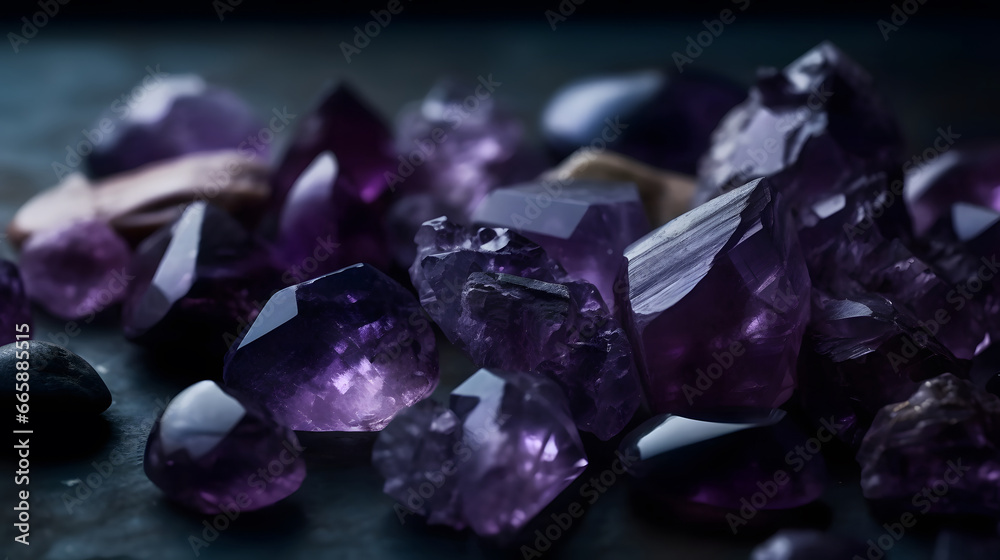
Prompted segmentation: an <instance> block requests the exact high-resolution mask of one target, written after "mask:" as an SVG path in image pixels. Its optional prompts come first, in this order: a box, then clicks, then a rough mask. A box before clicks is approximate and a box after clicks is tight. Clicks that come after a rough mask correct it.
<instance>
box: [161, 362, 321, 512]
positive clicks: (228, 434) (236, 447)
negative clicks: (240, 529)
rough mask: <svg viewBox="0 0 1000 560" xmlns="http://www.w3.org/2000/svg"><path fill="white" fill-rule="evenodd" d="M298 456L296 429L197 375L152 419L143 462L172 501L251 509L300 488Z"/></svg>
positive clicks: (302, 467)
mask: <svg viewBox="0 0 1000 560" xmlns="http://www.w3.org/2000/svg"><path fill="white" fill-rule="evenodd" d="M301 454H302V448H301V447H300V446H299V441H298V438H296V437H295V432H293V431H292V430H290V429H288V428H287V427H285V426H282V425H281V424H279V423H278V422H277V421H275V419H274V418H273V417H272V416H271V415H270V413H268V412H267V411H265V410H263V409H261V408H259V407H257V406H256V405H253V404H251V403H248V402H246V401H243V400H241V399H239V398H238V397H236V396H234V395H232V394H230V393H228V392H226V391H225V390H224V389H222V388H220V387H219V386H218V385H216V384H215V383H214V382H212V381H200V382H198V383H195V384H194V385H192V386H190V387H188V388H187V389H185V390H184V391H182V392H181V393H180V394H179V395H177V396H176V397H174V399H173V400H172V401H170V404H169V405H168V406H167V408H166V410H164V411H163V415H162V416H160V418H159V419H158V420H157V421H156V424H155V425H154V426H153V430H152V431H151V432H150V434H149V439H148V440H147V442H146V455H145V460H144V461H143V468H144V470H145V471H146V476H147V477H149V480H151V481H152V482H153V484H155V485H157V486H158V487H159V488H160V489H161V490H162V491H163V492H164V494H166V495H167V497H168V498H169V499H171V500H173V501H175V502H178V503H181V504H183V505H185V506H187V507H190V508H192V509H195V510H197V511H200V512H202V513H206V514H216V513H225V512H232V511H237V512H240V511H252V510H256V509H260V508H262V507H266V506H269V505H271V504H273V503H275V502H278V501H280V500H282V499H284V498H286V497H288V496H289V495H290V494H292V493H293V492H295V491H296V490H298V488H299V486H300V485H301V484H302V481H303V480H304V479H305V477H306V464H305V461H304V460H303V459H302V457H301ZM276 471H277V472H276ZM262 473H263V474H262Z"/></svg>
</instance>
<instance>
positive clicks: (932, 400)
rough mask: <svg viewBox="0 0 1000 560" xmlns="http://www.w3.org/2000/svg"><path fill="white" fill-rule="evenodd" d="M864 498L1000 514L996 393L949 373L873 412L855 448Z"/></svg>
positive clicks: (999, 416)
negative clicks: (861, 440)
mask: <svg viewBox="0 0 1000 560" xmlns="http://www.w3.org/2000/svg"><path fill="white" fill-rule="evenodd" d="M857 459H858V463H860V464H861V488H862V490H863V491H864V495H865V497H866V498H868V499H870V500H876V501H878V502H881V503H887V504H890V505H896V506H898V507H901V508H906V509H911V508H913V507H916V508H919V511H920V512H921V513H940V514H982V515H991V516H996V515H997V513H998V512H1000V485H998V484H997V480H1000V398H998V397H996V396H995V395H991V394H988V393H984V392H982V391H980V390H979V389H977V388H976V387H975V386H973V384H972V383H970V382H968V381H965V380H962V379H959V378H957V377H955V376H954V375H951V374H944V375H941V376H939V377H935V378H934V379H931V380H928V381H925V382H924V383H923V384H922V385H921V386H920V388H919V389H917V391H916V392H915V393H913V395H911V396H910V398H909V399H907V400H905V401H903V402H900V403H895V404H891V405H888V406H886V407H885V408H883V409H882V410H881V411H879V413H878V415H877V416H876V417H875V421H874V423H873V424H872V427H871V429H870V430H869V431H868V434H867V435H865V439H864V442H863V443H862V445H861V449H860V450H859V451H858V457H857Z"/></svg>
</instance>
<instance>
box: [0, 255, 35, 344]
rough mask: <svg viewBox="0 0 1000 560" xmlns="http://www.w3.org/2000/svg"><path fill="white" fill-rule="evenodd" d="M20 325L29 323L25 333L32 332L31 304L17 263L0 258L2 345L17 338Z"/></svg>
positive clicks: (0, 333)
mask: <svg viewBox="0 0 1000 560" xmlns="http://www.w3.org/2000/svg"><path fill="white" fill-rule="evenodd" d="M18 325H28V331H29V332H27V333H25V334H28V335H30V334H31V332H30V331H31V325H32V322H31V304H30V303H29V302H28V295H27V294H26V293H25V291H24V282H23V281H22V280H21V274H20V273H19V272H18V270H17V265H15V264H14V263H12V262H10V261H7V260H3V259H0V346H3V345H7V344H10V343H11V342H15V341H16V340H17V334H18ZM32 338H34V337H32Z"/></svg>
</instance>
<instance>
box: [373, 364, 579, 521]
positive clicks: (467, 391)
mask: <svg viewBox="0 0 1000 560" xmlns="http://www.w3.org/2000/svg"><path fill="white" fill-rule="evenodd" d="M449 408H450V410H449V409H448V408H445V407H444V406H441V405H438V404H434V403H431V402H425V403H420V404H418V405H417V406H415V407H413V408H411V409H408V410H406V411H404V412H403V413H401V414H400V415H399V416H398V417H397V418H396V419H395V420H394V421H393V422H392V423H391V424H389V426H388V427H387V428H386V429H385V430H384V431H383V432H382V433H381V434H379V439H378V440H377V441H376V443H375V448H374V450H373V453H372V462H373V463H374V465H375V467H376V468H377V469H378V471H379V472H380V473H381V474H382V476H384V477H385V478H386V483H385V492H386V493H387V494H389V495H390V496H392V497H393V498H395V499H397V500H398V501H399V504H397V508H399V507H402V508H405V509H409V510H411V511H415V512H417V513H420V514H422V515H427V516H428V522H430V523H441V524H446V525H449V526H451V527H454V528H456V529H463V528H465V527H471V528H472V530H473V531H475V532H476V533H477V534H479V535H481V536H509V535H511V534H513V533H515V532H516V531H517V530H518V529H520V528H521V527H523V526H524V525H525V524H526V523H528V522H529V521H530V520H531V519H532V518H533V517H534V516H535V515H537V514H538V513H539V512H540V511H541V510H542V509H543V508H544V507H545V506H546V505H548V504H549V503H550V502H551V501H552V500H553V499H554V498H555V497H556V496H557V495H558V494H559V493H560V492H562V491H563V490H564V489H565V488H566V487H567V486H569V485H570V483H572V482H573V480H575V479H576V478H577V477H578V476H580V474H581V473H582V472H583V470H584V469H585V468H586V466H587V457H586V454H585V452H584V449H583V444H582V443H581V441H580V437H579V434H578V433H577V431H576V427H575V426H574V425H573V420H572V418H571V417H570V413H569V407H568V406H567V403H566V398H565V396H564V395H563V393H562V391H561V390H560V389H559V387H557V386H556V385H555V383H553V382H552V381H550V380H548V379H546V378H544V377H540V376H537V375H532V374H528V373H514V372H504V371H499V370H487V369H481V370H479V371H478V372H476V373H475V374H473V375H472V377H470V378H469V379H468V380H466V381H465V382H464V383H463V384H462V385H460V386H459V387H458V388H457V389H455V390H454V391H452V394H451V404H450V407H449ZM428 491H429V492H430V497H429V498H426V497H422V496H423V495H425V494H427V492H428ZM398 511H399V510H398V509H397V513H398Z"/></svg>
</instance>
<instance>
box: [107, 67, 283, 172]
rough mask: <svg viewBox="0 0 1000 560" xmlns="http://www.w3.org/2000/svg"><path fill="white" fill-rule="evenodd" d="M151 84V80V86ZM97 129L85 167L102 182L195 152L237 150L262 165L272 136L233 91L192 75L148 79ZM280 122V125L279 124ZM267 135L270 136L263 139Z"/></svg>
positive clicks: (112, 111)
mask: <svg viewBox="0 0 1000 560" xmlns="http://www.w3.org/2000/svg"><path fill="white" fill-rule="evenodd" d="M149 78H152V79H151V80H150V79H149ZM132 94H133V95H132V96H131V97H130V99H129V102H128V103H121V102H116V103H115V104H114V105H113V106H112V107H111V111H110V113H108V114H105V115H104V116H103V117H102V119H101V120H100V121H99V122H98V123H96V125H95V127H94V129H93V130H91V134H92V135H93V136H94V137H96V138H97V140H93V139H92V138H91V137H88V141H89V142H91V143H92V145H93V152H92V153H91V154H90V156H89V157H88V158H87V166H88V169H89V171H90V174H91V175H92V176H94V177H105V176H108V175H113V174H115V173H121V172H123V171H128V170H130V169H135V168H137V167H140V166H142V165H145V164H147V163H153V162H156V161H160V160H165V159H170V158H175V157H178V156H182V155H184V154H189V153H193V152H207V151H213V150H238V151H239V152H240V154H242V155H244V156H245V157H248V158H257V159H266V158H267V156H268V154H269V153H270V144H269V142H270V141H271V140H273V132H272V131H270V130H268V129H267V128H265V127H264V126H263V124H262V123H261V121H260V120H259V119H258V118H257V116H256V115H255V114H254V111H253V109H252V108H251V107H250V106H249V105H248V104H247V103H246V102H245V101H243V99H241V98H240V97H239V96H237V95H236V94H235V93H233V92H232V91H229V90H227V89H224V88H220V87H215V86H209V85H207V84H206V83H205V82H204V80H202V79H201V78H200V77H198V76H193V75H178V76H161V75H159V72H158V73H157V74H156V75H151V76H150V77H148V78H147V79H146V80H143V83H142V84H140V85H139V86H137V87H136V88H135V89H134V90H133V91H132ZM278 122H280V121H278ZM262 131H267V134H268V136H265V135H264V134H262Z"/></svg>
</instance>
